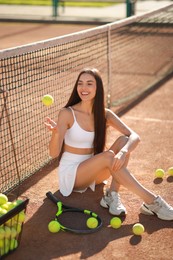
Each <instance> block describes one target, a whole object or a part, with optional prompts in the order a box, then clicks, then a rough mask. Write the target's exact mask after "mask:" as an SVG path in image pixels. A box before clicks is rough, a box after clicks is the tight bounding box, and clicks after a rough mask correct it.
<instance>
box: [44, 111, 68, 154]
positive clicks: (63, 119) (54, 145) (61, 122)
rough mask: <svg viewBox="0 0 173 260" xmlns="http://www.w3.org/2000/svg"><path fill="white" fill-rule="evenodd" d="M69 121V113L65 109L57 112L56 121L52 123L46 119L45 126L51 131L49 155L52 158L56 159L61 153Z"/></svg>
mask: <svg viewBox="0 0 173 260" xmlns="http://www.w3.org/2000/svg"><path fill="white" fill-rule="evenodd" d="M69 120H70V112H69V111H68V109H66V108H65V109H62V110H61V111H60V112H59V115H58V118H57V120H55V121H53V120H52V119H50V118H49V117H48V118H46V121H45V125H46V127H47V128H48V130H49V131H51V139H50V142H49V154H50V156H51V157H52V158H56V157H58V155H59V154H60V152H61V149H62V145H63V140H64V136H65V132H66V130H67V128H68V127H69V123H68V122H69Z"/></svg>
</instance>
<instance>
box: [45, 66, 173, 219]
mask: <svg viewBox="0 0 173 260" xmlns="http://www.w3.org/2000/svg"><path fill="white" fill-rule="evenodd" d="M45 125H46V127H47V128H48V129H49V130H50V131H51V133H52V134H51V140H50V143H49V151H50V156H51V157H53V158H55V157H58V156H59V155H60V154H61V153H62V156H61V158H60V163H59V169H58V174H59V186H60V192H61V193H62V195H64V196H69V195H70V194H71V193H72V192H73V191H76V192H84V191H85V190H86V189H87V188H88V187H90V188H91V189H92V190H93V191H94V189H95V185H97V184H100V183H102V182H103V181H104V180H106V179H108V178H109V177H110V176H111V177H112V181H111V185H110V188H109V189H108V190H107V191H106V194H105V195H104V196H103V198H102V199H101V201H100V204H101V206H102V207H105V208H108V209H109V212H110V214H112V215H121V214H126V209H125V207H124V205H123V204H122V203H121V200H120V196H119V194H118V190H119V187H120V185H123V186H124V187H126V188H127V189H129V190H131V191H132V192H133V193H135V194H137V195H138V196H139V197H140V198H141V199H142V200H143V201H144V203H143V204H142V206H141V212H142V213H144V214H148V215H153V214H156V215H157V217H158V218H160V219H164V220H173V207H171V206H170V205H168V204H167V203H166V202H165V201H164V200H163V199H162V198H161V197H160V196H157V195H155V194H154V193H153V192H151V191H149V190H147V189H146V188H145V187H144V186H142V185H141V184H140V183H139V182H138V181H137V180H136V179H135V178H134V176H133V175H132V174H131V173H130V172H129V171H128V169H127V164H128V160H129V156H130V153H131V152H132V151H133V150H134V149H135V147H136V146H137V144H138V143H139V141H140V138H139V136H138V135H137V134H136V133H135V132H134V131H132V130H131V129H130V128H129V127H128V126H127V125H126V124H124V123H123V122H122V121H121V120H120V118H119V117H118V116H117V115H116V114H115V113H113V112H112V111H111V110H109V109H107V108H105V106H104V88H103V82H102V79H101V76H100V73H99V71H98V70H97V69H95V68H91V69H90V68H86V69H83V70H82V71H81V72H80V74H79V76H78V78H77V80H76V83H75V85H74V88H73V91H72V94H71V96H70V98H69V100H68V102H67V104H66V106H65V107H64V108H63V109H62V110H61V111H60V112H59V115H58V118H57V120H55V121H54V120H52V119H51V118H47V119H46V121H45ZM108 126H112V127H113V128H114V129H115V130H116V131H118V132H119V133H120V134H121V136H120V137H119V138H118V139H117V140H115V142H114V143H113V144H112V146H111V147H110V148H109V149H108V150H106V149H105V143H106V129H107V127H108Z"/></svg>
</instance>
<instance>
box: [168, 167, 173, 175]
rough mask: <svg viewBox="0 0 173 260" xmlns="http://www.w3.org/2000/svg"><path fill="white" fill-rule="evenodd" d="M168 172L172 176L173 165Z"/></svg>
mask: <svg viewBox="0 0 173 260" xmlns="http://www.w3.org/2000/svg"><path fill="white" fill-rule="evenodd" d="M168 174H169V175H170V176H173V167H170V168H169V169H168Z"/></svg>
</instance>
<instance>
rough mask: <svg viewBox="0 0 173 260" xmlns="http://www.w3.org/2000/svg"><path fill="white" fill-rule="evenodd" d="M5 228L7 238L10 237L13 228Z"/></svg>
mask: <svg viewBox="0 0 173 260" xmlns="http://www.w3.org/2000/svg"><path fill="white" fill-rule="evenodd" d="M4 230H5V238H10V237H11V228H9V227H7V226H5V227H4Z"/></svg>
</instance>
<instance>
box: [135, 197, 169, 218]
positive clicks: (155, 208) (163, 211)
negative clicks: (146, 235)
mask: <svg viewBox="0 0 173 260" xmlns="http://www.w3.org/2000/svg"><path fill="white" fill-rule="evenodd" d="M140 211H141V213H143V214H145V215H156V216H157V217H158V218H160V219H163V220H173V207H171V206H170V205H169V204H168V203H167V202H166V201H165V200H163V199H162V198H161V197H160V196H158V197H157V198H156V199H155V200H154V203H153V204H146V203H143V204H142V206H141V208H140Z"/></svg>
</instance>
